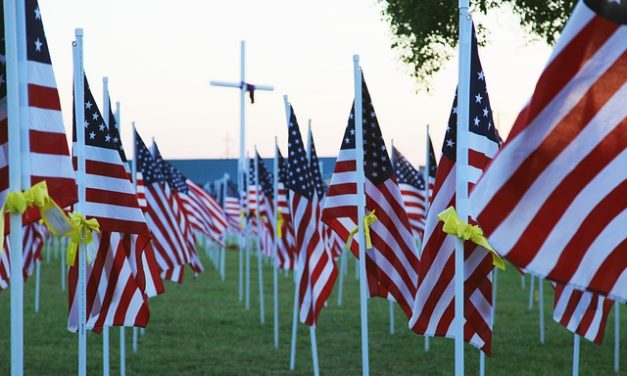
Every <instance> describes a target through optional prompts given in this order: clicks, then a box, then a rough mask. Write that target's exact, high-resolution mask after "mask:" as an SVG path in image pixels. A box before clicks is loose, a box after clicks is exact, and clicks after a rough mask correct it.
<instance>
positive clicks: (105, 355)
mask: <svg viewBox="0 0 627 376" xmlns="http://www.w3.org/2000/svg"><path fill="white" fill-rule="evenodd" d="M102 92H103V93H102V102H103V103H102V111H103V113H102V117H103V118H104V122H105V125H106V126H107V127H110V126H111V119H109V100H110V99H109V78H108V77H102ZM102 375H103V376H109V327H108V326H106V325H104V327H103V328H102Z"/></svg>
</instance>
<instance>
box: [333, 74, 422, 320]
mask: <svg viewBox="0 0 627 376" xmlns="http://www.w3.org/2000/svg"><path fill="white" fill-rule="evenodd" d="M362 103H363V145H364V162H363V163H364V174H365V186H364V192H365V195H366V208H365V209H366V211H367V212H372V211H374V214H375V215H376V217H377V220H376V221H375V222H374V223H372V224H371V225H370V237H371V239H372V248H369V249H366V275H367V276H368V288H369V294H370V296H381V297H384V298H387V297H388V294H391V296H392V297H393V298H394V299H395V300H396V302H398V304H399V305H400V307H401V308H402V309H403V312H405V314H406V315H407V316H410V315H411V307H412V305H413V301H414V295H415V294H416V287H417V285H418V273H417V270H418V250H417V249H416V244H415V242H414V239H413V236H412V233H411V227H410V224H409V218H408V217H407V213H406V212H405V208H404V206H403V199H402V197H401V191H400V189H399V186H398V183H397V180H396V176H395V175H394V169H393V167H392V163H391V162H390V158H389V156H388V152H387V148H386V147H385V143H384V141H383V136H382V135H381V129H380V128H379V122H378V121H377V117H376V114H375V112H374V107H373V105H372V101H371V99H370V94H369V93H368V88H367V87H366V82H365V81H364V80H362ZM355 140H356V137H355V106H354V104H353V108H352V110H351V114H350V117H349V120H348V125H347V127H346V131H345V133H344V138H343V139H342V146H341V148H340V153H339V155H338V157H337V161H336V163H335V170H334V171H333V176H332V177H331V184H330V185H329V190H328V193H327V196H326V198H325V200H324V210H323V212H322V220H323V221H324V222H325V223H326V224H327V225H329V226H330V227H331V228H332V229H333V231H335V232H336V233H337V234H338V235H339V236H340V238H341V239H342V241H343V242H344V243H346V242H347V241H349V240H350V239H349V233H350V232H351V231H352V230H353V229H354V228H356V227H357V223H358V222H357V221H358V220H357V217H358V213H357V202H358V199H357V173H356V171H357V161H356V157H357V156H356V141H355ZM366 214H367V213H366ZM358 241H359V240H358V239H357V237H353V238H352V240H350V249H351V251H352V252H353V254H354V255H355V256H356V257H358V256H359V244H358Z"/></svg>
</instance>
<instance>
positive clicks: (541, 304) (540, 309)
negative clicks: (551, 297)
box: [494, 269, 544, 344]
mask: <svg viewBox="0 0 627 376" xmlns="http://www.w3.org/2000/svg"><path fill="white" fill-rule="evenodd" d="M494 270H495V271H496V269H494ZM538 290H540V300H539V301H538V315H539V320H538V321H539V322H540V343H541V344H544V283H543V281H542V279H541V278H538Z"/></svg>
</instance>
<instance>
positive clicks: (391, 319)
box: [388, 140, 420, 335]
mask: <svg viewBox="0 0 627 376" xmlns="http://www.w3.org/2000/svg"><path fill="white" fill-rule="evenodd" d="M390 146H391V148H390V149H392V150H394V140H390ZM390 159H391V160H392V169H394V166H395V165H394V153H392V158H390ZM418 256H419V257H420V254H419V255H418ZM388 305H389V308H390V335H394V302H393V301H392V300H390V296H389V295H388Z"/></svg>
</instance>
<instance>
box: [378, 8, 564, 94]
mask: <svg viewBox="0 0 627 376" xmlns="http://www.w3.org/2000/svg"><path fill="white" fill-rule="evenodd" d="M380 1H381V2H382V3H383V5H384V10H383V16H384V18H385V19H386V20H387V21H388V22H389V23H390V26H391V27H392V31H393V33H394V34H395V37H394V41H393V42H392V48H395V49H397V50H399V51H400V54H401V61H403V62H404V63H406V64H409V65H410V66H411V68H412V75H413V76H414V77H415V78H416V79H417V80H418V81H419V82H420V83H423V84H426V87H427V88H428V82H429V78H430V77H431V76H432V75H433V74H434V73H436V72H438V71H439V70H440V68H441V67H442V65H443V63H444V62H445V61H446V60H448V59H450V58H451V56H452V55H453V52H454V48H455V47H456V46H457V30H458V17H459V16H458V14H459V13H458V8H457V6H458V0H380ZM505 2H506V3H509V4H511V6H512V9H513V10H514V13H515V14H516V15H518V17H519V21H520V24H521V25H522V26H523V27H525V28H526V29H527V30H529V31H530V32H531V33H532V34H534V35H537V36H538V37H540V38H542V39H544V40H546V42H547V43H549V44H550V43H553V42H554V41H555V39H556V38H557V36H558V34H559V32H560V30H561V29H562V28H563V27H564V24H565V23H566V20H567V19H568V16H569V15H570V13H571V11H572V9H573V6H574V5H575V0H500V1H499V0H472V1H471V12H473V13H476V12H481V13H484V14H486V13H487V12H488V11H490V10H491V9H494V8H498V7H500V6H501V4H503V3H505ZM477 33H478V36H477V39H478V40H479V43H480V44H481V41H482V40H485V34H486V30H485V29H483V28H481V26H480V25H477Z"/></svg>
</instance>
